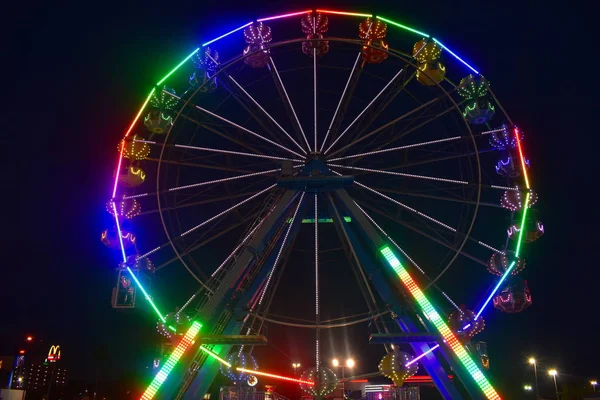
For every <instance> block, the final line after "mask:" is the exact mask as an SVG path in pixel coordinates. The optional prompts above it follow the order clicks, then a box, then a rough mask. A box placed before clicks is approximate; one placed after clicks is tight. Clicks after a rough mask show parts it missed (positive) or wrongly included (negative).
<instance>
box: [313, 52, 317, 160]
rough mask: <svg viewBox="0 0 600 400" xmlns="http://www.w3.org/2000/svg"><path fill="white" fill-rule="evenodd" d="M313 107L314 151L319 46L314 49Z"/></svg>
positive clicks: (315, 150) (315, 148)
mask: <svg viewBox="0 0 600 400" xmlns="http://www.w3.org/2000/svg"><path fill="white" fill-rule="evenodd" d="M313 107H314V114H315V115H314V125H315V143H314V145H315V146H314V152H315V153H316V152H317V48H316V47H315V48H314V49H313Z"/></svg>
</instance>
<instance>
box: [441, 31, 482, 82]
mask: <svg viewBox="0 0 600 400" xmlns="http://www.w3.org/2000/svg"><path fill="white" fill-rule="evenodd" d="M433 40H434V41H435V42H436V43H437V44H439V45H440V46H441V47H442V48H443V49H444V50H446V51H447V52H448V53H450V54H452V55H453V56H454V58H456V59H457V60H458V61H460V62H461V63H463V64H465V65H466V66H467V67H468V68H469V69H470V70H471V71H473V72H475V73H476V74H477V75H480V74H479V71H477V70H476V69H475V68H473V67H471V66H470V65H469V64H467V62H466V61H465V60H463V59H462V58H460V57H459V56H457V55H456V53H454V52H453V51H452V50H450V49H449V48H447V47H446V46H444V45H443V44H442V42H440V41H439V40H437V39H436V38H433Z"/></svg>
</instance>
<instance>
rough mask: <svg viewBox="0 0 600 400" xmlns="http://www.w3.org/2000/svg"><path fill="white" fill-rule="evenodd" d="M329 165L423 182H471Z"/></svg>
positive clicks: (463, 183)
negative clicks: (421, 180)
mask: <svg viewBox="0 0 600 400" xmlns="http://www.w3.org/2000/svg"><path fill="white" fill-rule="evenodd" d="M328 165H329V166H330V167H334V168H343V169H351V170H355V171H363V172H370V173H375V174H383V175H394V176H401V177H404V178H413V179H423V180H429V181H436V182H446V183H455V184H459V185H469V182H467V181H460V180H455V179H446V178H439V177H435V176H427V175H416V174H406V173H403V172H393V171H385V170H381V169H371V168H361V167H352V166H347V165H340V164H328Z"/></svg>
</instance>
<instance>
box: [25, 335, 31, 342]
mask: <svg viewBox="0 0 600 400" xmlns="http://www.w3.org/2000/svg"><path fill="white" fill-rule="evenodd" d="M25 340H27V341H28V342H31V341H32V340H33V336H27V339H25Z"/></svg>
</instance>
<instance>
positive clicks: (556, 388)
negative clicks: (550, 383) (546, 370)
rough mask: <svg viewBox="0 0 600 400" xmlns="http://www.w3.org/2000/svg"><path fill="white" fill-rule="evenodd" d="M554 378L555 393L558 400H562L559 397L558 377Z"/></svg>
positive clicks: (554, 376)
mask: <svg viewBox="0 0 600 400" xmlns="http://www.w3.org/2000/svg"><path fill="white" fill-rule="evenodd" d="M552 377H553V378H554V391H555V392H556V400H560V397H559V396H558V385H557V384H556V375H552Z"/></svg>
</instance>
